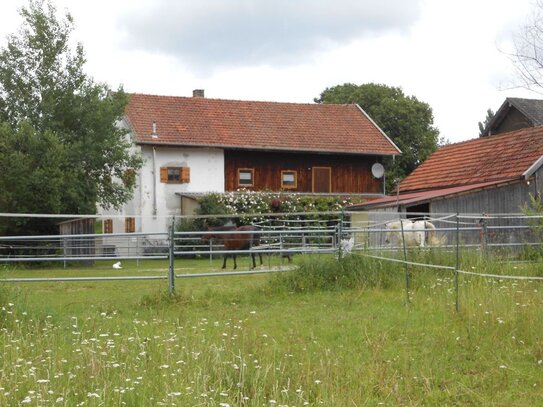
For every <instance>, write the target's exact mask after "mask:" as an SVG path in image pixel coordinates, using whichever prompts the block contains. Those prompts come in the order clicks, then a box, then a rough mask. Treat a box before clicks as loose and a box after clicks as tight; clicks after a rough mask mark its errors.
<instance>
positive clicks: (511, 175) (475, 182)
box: [353, 126, 543, 215]
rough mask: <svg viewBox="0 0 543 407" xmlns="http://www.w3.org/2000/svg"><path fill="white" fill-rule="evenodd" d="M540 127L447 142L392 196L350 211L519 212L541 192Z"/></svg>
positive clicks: (542, 136)
mask: <svg viewBox="0 0 543 407" xmlns="http://www.w3.org/2000/svg"><path fill="white" fill-rule="evenodd" d="M542 165H543V126H539V127H528V128H524V129H521V130H516V131H512V132H508V133H503V134H499V135H495V136H492V137H481V138H478V139H474V140H470V141H465V142H461V143H456V144H450V145H447V146H444V147H442V148H440V149H439V150H438V151H436V152H435V153H434V154H432V155H431V156H430V157H429V158H428V159H427V160H426V161H425V162H424V163H422V164H421V165H420V166H419V167H418V168H417V169H415V171H413V172H412V173H411V174H410V175H409V176H408V177H406V178H405V179H404V180H403V181H402V182H401V184H400V186H399V191H398V192H399V193H398V194H397V195H395V196H389V197H384V198H380V199H376V200H373V201H371V202H368V203H366V204H362V205H357V206H355V207H353V209H358V210H361V209H363V210H370V211H381V212H394V213H396V212H417V213H424V214H429V215H433V214H443V213H457V212H458V213H478V214H481V213H520V212H521V210H522V207H523V206H524V205H526V204H527V203H529V202H530V195H532V196H540V195H541V192H542V189H543V177H542V174H543V172H542V171H543V169H542Z"/></svg>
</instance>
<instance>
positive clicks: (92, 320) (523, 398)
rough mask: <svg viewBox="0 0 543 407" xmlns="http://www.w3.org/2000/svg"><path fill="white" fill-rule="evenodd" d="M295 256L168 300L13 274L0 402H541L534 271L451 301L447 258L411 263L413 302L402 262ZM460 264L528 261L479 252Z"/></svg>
mask: <svg viewBox="0 0 543 407" xmlns="http://www.w3.org/2000/svg"><path fill="white" fill-rule="evenodd" d="M301 257H302V256H300V259H297V261H300V267H299V269H298V270H296V271H294V272H292V273H284V274H281V275H279V276H275V277H266V276H252V277H228V278H224V279H221V280H218V279H212V278H206V279H200V280H181V281H179V282H178V284H177V294H176V296H175V297H170V296H168V295H166V293H165V291H166V290H165V287H164V282H160V283H157V284H155V283H152V284H153V285H151V283H140V282H133V283H122V282H118V283H117V282H113V283H98V282H96V283H95V282H93V283H83V284H84V285H81V283H66V284H64V285H60V286H59V285H54V286H53V285H51V284H47V283H44V284H35V285H26V286H22V288H21V289H15V288H9V287H7V288H6V291H5V292H4V291H2V292H0V300H1V301H0V304H1V307H2V308H0V310H1V311H0V312H1V315H0V316H1V319H2V325H1V326H0V346H1V349H2V351H1V352H2V353H1V356H2V357H1V358H0V405H6V406H12V405H13V406H16V405H38V406H48V405H62V406H77V405H80V406H82V405H85V406H122V405H126V406H148V405H157V406H160V405H170V406H171V405H177V406H196V405H198V406H221V405H222V406H270V407H272V406H273V407H276V406H304V405H308V406H321V405H325V406H363V405H390V406H392V405H394V406H395V405H408V406H409V405H412V406H418V405H502V406H510V405H521V406H522V405H527V406H528V405H538V403H540V395H541V389H540V388H541V386H543V339H542V332H543V316H542V313H541V307H542V305H543V295H542V287H541V284H540V283H538V282H535V281H532V282H530V281H523V282H515V281H510V280H502V281H500V280H499V279H487V278H480V277H475V276H460V279H459V283H460V312H459V313H456V312H455V308H454V303H455V295H456V293H455V286H454V273H453V272H451V271H450V270H435V269H427V268H423V267H415V266H410V267H409V268H408V271H409V273H410V278H411V292H410V299H411V301H410V303H409V304H407V303H406V299H405V269H404V267H403V265H401V264H397V263H389V262H387V261H385V260H377V259H369V258H364V257H360V256H351V257H346V258H344V259H342V260H341V261H336V260H335V259H333V258H331V257H327V256H317V257H313V258H306V257H304V258H303V259H302V258H301ZM409 259H410V260H412V261H415V260H416V261H420V262H421V263H422V262H426V261H430V260H432V261H435V262H442V264H447V265H450V264H451V262H452V264H454V261H455V258H454V256H453V255H451V254H443V255H440V254H439V253H436V252H431V251H429V252H422V251H420V252H413V253H409ZM190 264H191V266H194V267H207V266H208V265H209V262H208V261H206V260H201V261H199V262H198V261H191V263H190ZM198 265H199V266H198ZM126 267H128V265H127V266H126ZM514 267H517V268H516V269H515V268H514ZM158 268H159V269H162V268H163V265H160V266H158ZM462 268H465V269H469V270H474V271H487V272H488V271H491V272H492V273H494V274H499V273H502V274H508V273H518V274H519V275H520V274H527V273H536V272H537V270H536V269H537V266H535V267H534V266H531V265H508V264H504V263H500V262H494V261H493V260H492V259H491V258H486V259H485V258H484V257H483V256H480V255H474V256H473V257H468V256H466V257H464V258H463V262H462ZM47 272H49V270H48V271H47ZM65 272H66V273H67V274H68V273H69V272H70V270H67V271H65ZM71 272H72V274H74V275H75V274H78V273H81V271H80V270H71ZM89 272H90V271H89ZM126 272H129V273H134V272H135V271H134V270H126ZM17 273H22V274H24V271H14V272H13V273H12V274H17ZM146 284H149V285H146Z"/></svg>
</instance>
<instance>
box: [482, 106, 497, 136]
mask: <svg viewBox="0 0 543 407" xmlns="http://www.w3.org/2000/svg"><path fill="white" fill-rule="evenodd" d="M494 115H495V113H494V112H493V111H492V109H488V110H487V111H486V117H485V121H484V122H479V123H478V124H479V136H482V135H483V132H484V131H485V129H486V126H488V123H490V122H491V121H492V119H493V118H494Z"/></svg>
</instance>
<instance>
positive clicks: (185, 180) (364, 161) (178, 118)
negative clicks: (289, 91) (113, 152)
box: [104, 90, 401, 232]
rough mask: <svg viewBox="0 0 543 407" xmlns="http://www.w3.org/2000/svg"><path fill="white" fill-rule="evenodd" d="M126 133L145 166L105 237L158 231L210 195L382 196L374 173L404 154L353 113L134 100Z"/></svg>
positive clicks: (200, 99) (343, 108)
mask: <svg viewBox="0 0 543 407" xmlns="http://www.w3.org/2000/svg"><path fill="white" fill-rule="evenodd" d="M123 125H124V126H126V128H127V129H128V130H129V136H130V140H131V142H132V145H133V149H134V150H135V151H138V152H139V153H140V154H141V155H142V156H143V158H144V160H145V164H144V166H143V168H142V169H141V172H140V173H139V174H138V176H137V188H136V190H135V193H134V198H133V199H132V201H131V202H129V203H128V204H127V205H125V207H124V208H123V211H122V213H121V214H126V217H125V218H124V219H118V218H112V219H106V220H105V221H104V231H105V232H113V231H114V232H134V231H143V232H155V231H164V230H166V226H167V225H168V223H169V222H170V221H171V217H172V216H174V215H180V214H186V213H190V212H191V211H192V210H193V209H194V205H195V204H194V198H195V197H197V196H198V195H201V194H204V193H207V192H225V191H236V190H238V189H240V188H243V189H248V190H255V191H261V190H266V191H284V192H286V193H298V194H302V193H306V194H307V193H309V194H336V195H337V194H342V195H348V194H360V195H363V196H372V197H375V196H383V193H384V179H383V178H379V179H378V178H375V177H374V176H373V175H372V171H371V168H372V166H373V165H374V164H376V163H382V162H383V159H384V158H385V157H390V156H392V157H394V156H396V155H398V154H400V153H401V152H400V150H399V149H398V147H397V146H396V145H395V144H394V143H393V142H392V141H391V140H390V139H389V138H388V137H387V136H386V135H385V134H384V133H383V132H382V131H381V129H379V127H378V126H377V125H376V124H375V123H374V122H373V121H372V120H371V118H370V117H369V116H368V115H367V114H366V113H365V112H364V111H363V110H362V109H361V108H360V107H359V106H357V105H332V104H322V105H320V104H297V103H272V102H249V101H236V100H220V99H209V98H205V97H204V92H203V90H197V91H194V94H193V97H172V96H156V95H144V94H131V95H130V101H129V104H128V106H127V108H126V115H125V119H124V123H123ZM110 213H112V212H110ZM107 214H108V213H107V212H104V215H106V216H107ZM134 215H136V216H134Z"/></svg>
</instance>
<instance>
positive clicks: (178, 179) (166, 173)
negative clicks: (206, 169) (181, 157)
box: [160, 167, 190, 184]
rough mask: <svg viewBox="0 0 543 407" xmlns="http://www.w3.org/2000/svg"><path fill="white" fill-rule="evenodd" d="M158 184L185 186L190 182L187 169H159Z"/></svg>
mask: <svg viewBox="0 0 543 407" xmlns="http://www.w3.org/2000/svg"><path fill="white" fill-rule="evenodd" d="M160 182H164V183H167V184H186V183H189V182H190V168H189V167H161V168H160Z"/></svg>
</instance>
